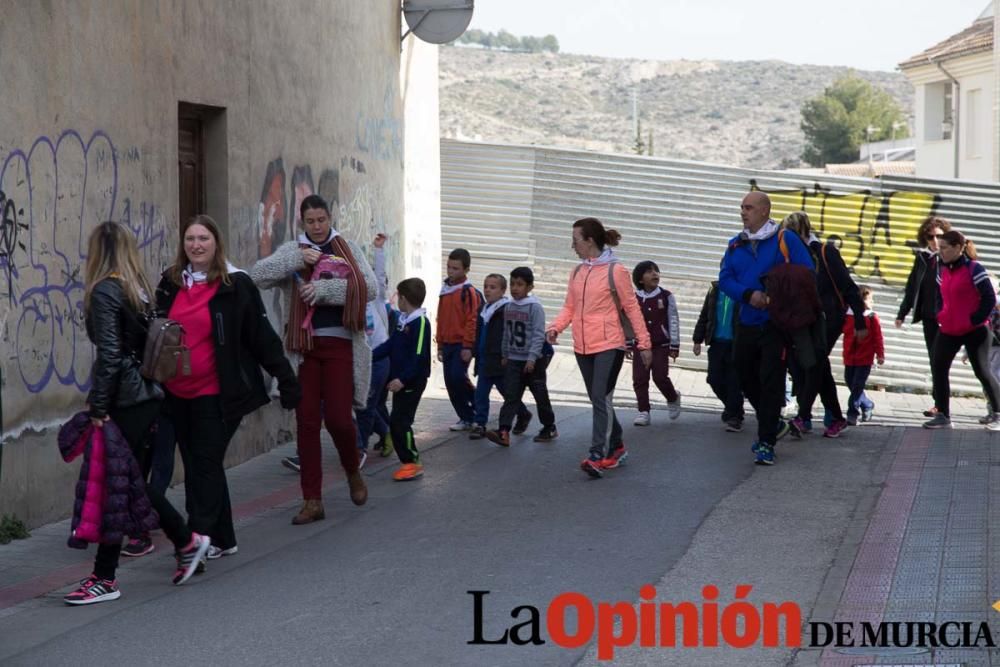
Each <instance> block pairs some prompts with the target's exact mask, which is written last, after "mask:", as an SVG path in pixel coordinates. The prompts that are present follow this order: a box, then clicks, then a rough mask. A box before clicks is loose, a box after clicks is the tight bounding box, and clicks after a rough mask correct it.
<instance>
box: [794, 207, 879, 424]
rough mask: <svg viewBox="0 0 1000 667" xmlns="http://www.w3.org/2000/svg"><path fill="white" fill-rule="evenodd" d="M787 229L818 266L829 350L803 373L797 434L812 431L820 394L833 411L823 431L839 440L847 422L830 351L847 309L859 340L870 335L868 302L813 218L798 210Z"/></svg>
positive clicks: (826, 406) (818, 287)
mask: <svg viewBox="0 0 1000 667" xmlns="http://www.w3.org/2000/svg"><path fill="white" fill-rule="evenodd" d="M782 225H783V226H784V227H785V229H787V230H789V231H791V232H794V233H796V234H798V235H799V237H800V238H801V239H802V240H803V242H805V244H806V246H808V248H809V252H810V254H811V255H812V258H813V262H815V265H816V290H817V291H818V292H819V299H820V302H821V303H822V304H823V315H824V317H825V319H826V322H825V332H824V333H825V335H826V348H825V349H817V361H818V363H817V364H816V366H814V367H813V368H811V369H809V370H808V371H806V372H804V373H803V381H802V386H801V387H799V388H798V391H797V392H796V394H797V395H796V397H797V399H798V404H799V414H798V416H797V417H796V418H795V419H793V420H792V422H791V426H792V430H793V433H797V434H799V435H801V434H802V433H806V432H808V431H809V430H810V428H811V422H812V406H813V403H815V402H816V395H817V394H818V395H819V397H820V400H821V401H822V402H823V407H824V408H826V409H827V410H828V411H829V412H830V416H831V419H832V421H831V422H830V425H829V426H827V428H826V430H825V431H824V432H823V436H824V437H827V438H836V437H839V436H840V433H841V432H842V431H843V430H844V429H845V428H847V420H846V419H845V418H844V413H843V411H842V410H841V407H840V399H839V398H838V397H837V382H836V380H834V379H833V371H832V370H831V368H830V352H832V351H833V347H834V345H836V344H837V339H838V338H840V333H841V330H842V329H843V327H844V317H845V315H846V314H847V309H848V308H850V309H851V310H852V311H853V313H854V327H855V332H856V333H855V337H856V338H857V339H858V340H861V339H863V338H864V337H865V336H866V335H867V333H868V332H867V329H866V325H865V318H864V312H865V302H864V301H863V300H862V299H861V291H860V290H859V289H858V286H857V284H856V283H855V282H854V280H853V279H852V278H851V274H850V272H849V271H848V270H847V266H846V265H845V264H844V260H843V258H842V257H841V256H840V251H839V250H837V247H836V246H835V245H834V244H833V243H825V244H824V243H822V242H821V241H820V240H819V239H818V238H816V236H815V235H814V234H813V232H812V224H811V223H810V221H809V216H808V215H807V214H806V213H805V212H804V211H796V212H795V213H792V214H791V215H789V216H788V217H787V218H785V219H784V221H783V222H782Z"/></svg>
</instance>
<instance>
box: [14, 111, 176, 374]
mask: <svg viewBox="0 0 1000 667" xmlns="http://www.w3.org/2000/svg"><path fill="white" fill-rule="evenodd" d="M126 155H127V156H128V157H129V158H130V159H132V156H133V155H136V156H137V155H138V153H137V151H134V150H130V151H127V152H126ZM0 190H2V191H3V192H4V193H6V197H7V201H16V202H18V204H20V205H22V206H23V208H17V215H16V216H15V217H13V218H11V223H12V224H10V223H8V221H7V220H8V216H6V215H5V216H4V223H3V227H2V232H3V233H2V234H0V251H2V252H3V253H4V255H3V256H2V257H0V262H2V264H0V266H2V268H3V272H0V279H5V280H6V281H7V285H6V289H7V293H8V298H9V302H10V305H11V309H12V310H13V311H14V312H15V313H16V317H11V318H9V321H10V322H15V321H16V325H15V327H16V329H15V331H14V341H15V344H14V354H15V358H16V361H17V366H18V372H19V374H20V377H21V381H22V382H23V384H24V387H25V388H26V389H27V390H28V392H30V393H38V392H41V391H43V390H44V389H46V388H47V387H48V386H50V384H51V383H52V382H53V381H55V382H58V384H60V385H63V386H67V387H75V388H77V389H78V390H80V391H86V390H87V389H88V388H89V386H90V367H91V365H92V363H93V348H92V346H91V344H90V341H89V339H88V338H87V334H86V330H85V325H84V304H83V301H84V284H83V267H84V263H85V261H86V252H87V249H86V243H87V237H88V235H89V232H90V230H91V229H93V228H94V227H95V226H96V225H97V224H98V223H100V222H103V221H105V220H112V219H115V218H114V215H115V211H116V204H117V203H118V195H119V183H118V152H117V151H116V149H115V147H114V144H113V143H112V141H111V139H110V137H109V136H108V135H107V134H106V133H104V132H101V131H96V132H94V133H93V134H91V136H90V138H89V139H87V140H84V139H83V137H82V135H81V134H80V133H79V132H77V131H75V130H66V131H65V132H63V133H62V134H60V135H59V136H58V137H57V138H56V139H55V140H54V141H53V140H52V139H50V138H48V137H39V138H38V139H36V140H35V141H34V143H33V144H32V145H31V148H30V149H29V150H28V151H27V152H25V151H23V150H14V151H12V152H11V153H10V154H9V155H7V157H6V158H5V159H4V161H3V163H2V167H0ZM8 208H9V207H8ZM134 208H135V207H134V205H133V204H132V202H131V201H130V200H129V199H127V198H126V199H124V202H123V209H122V213H121V215H122V221H123V222H124V223H125V224H127V225H128V226H129V227H130V228H131V229H132V230H133V231H134V232H135V233H136V237H137V239H138V241H139V246H140V248H141V249H142V252H143V253H144V255H145V257H146V259H147V262H149V260H150V259H158V258H159V253H160V252H161V251H162V250H163V248H164V246H165V237H164V231H163V229H162V227H163V225H162V222H161V218H162V216H159V215H157V212H156V209H154V207H153V206H152V204H148V203H142V204H140V205H138V212H136V211H134ZM5 210H6V209H5ZM137 213H138V214H137ZM25 236H26V237H27V238H23V237H25ZM8 333H9V332H8Z"/></svg>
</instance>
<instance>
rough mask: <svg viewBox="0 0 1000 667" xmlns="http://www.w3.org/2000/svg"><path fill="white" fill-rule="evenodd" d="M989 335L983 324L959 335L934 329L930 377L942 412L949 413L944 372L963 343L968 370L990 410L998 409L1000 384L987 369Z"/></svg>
mask: <svg viewBox="0 0 1000 667" xmlns="http://www.w3.org/2000/svg"><path fill="white" fill-rule="evenodd" d="M991 339H992V335H991V334H990V330H989V329H987V328H986V327H976V329H975V330H974V331H971V332H969V333H967V334H965V335H962V336H949V335H948V334H946V333H943V332H941V331H938V334H937V338H935V339H934V353H933V355H932V356H931V375H932V376H933V378H934V405H935V406H937V409H938V410H940V411H941V413H942V414H944V415H945V416H950V415H951V410H950V408H951V381H950V379H949V378H948V372H949V371H950V370H951V362H952V361H953V360H954V359H955V355H956V354H958V351H959V349H961V347H962V346H963V345H964V346H965V350H966V351H967V352H968V353H969V363H971V364H972V371H973V372H974V373H975V374H976V378H977V379H978V380H979V383H980V384H981V385H982V386H983V392H985V394H986V400H988V401H989V404H990V410H991V411H993V412H994V413H996V412H1000V404H998V403H997V399H998V398H1000V385H998V384H997V380H996V378H995V377H993V373H991V372H990V341H991Z"/></svg>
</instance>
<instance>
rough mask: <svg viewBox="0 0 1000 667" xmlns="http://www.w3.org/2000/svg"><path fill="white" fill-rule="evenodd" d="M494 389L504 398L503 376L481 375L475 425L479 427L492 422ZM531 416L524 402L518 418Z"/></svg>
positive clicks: (477, 388) (478, 381) (477, 393)
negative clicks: (492, 393)
mask: <svg viewBox="0 0 1000 667" xmlns="http://www.w3.org/2000/svg"><path fill="white" fill-rule="evenodd" d="M494 387H496V390H497V391H499V392H500V395H501V396H503V375H493V376H486V375H480V376H479V378H478V379H477V380H476V400H475V403H476V405H475V408H476V411H475V416H474V417H473V423H474V424H476V425H478V426H486V422H488V421H489V420H490V392H491V391H493V388H494ZM529 414H531V413H530V412H528V408H526V407H525V406H524V402H523V401H522V402H521V405H520V407H518V409H517V416H518V417H521V418H523V417H525V416H527V415H529Z"/></svg>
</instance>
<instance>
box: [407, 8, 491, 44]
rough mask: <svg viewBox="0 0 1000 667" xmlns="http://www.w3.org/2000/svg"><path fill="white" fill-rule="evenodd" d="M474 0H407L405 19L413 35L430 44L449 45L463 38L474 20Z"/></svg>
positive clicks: (408, 32) (408, 31)
mask: <svg viewBox="0 0 1000 667" xmlns="http://www.w3.org/2000/svg"><path fill="white" fill-rule="evenodd" d="M473 4H474V0H404V2H403V16H404V17H405V18H406V25H408V26H409V27H410V29H409V30H407V31H406V33H405V34H404V35H403V39H406V36H407V35H409V34H410V33H411V32H412V33H413V34H415V35H416V36H417V37H419V38H420V39H422V40H424V41H425V42H430V43H431V44H447V43H448V42H453V41H455V40H456V39H458V38H459V37H461V36H462V33H463V32H465V29H466V28H468V27H469V22H470V21H472V9H473Z"/></svg>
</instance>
